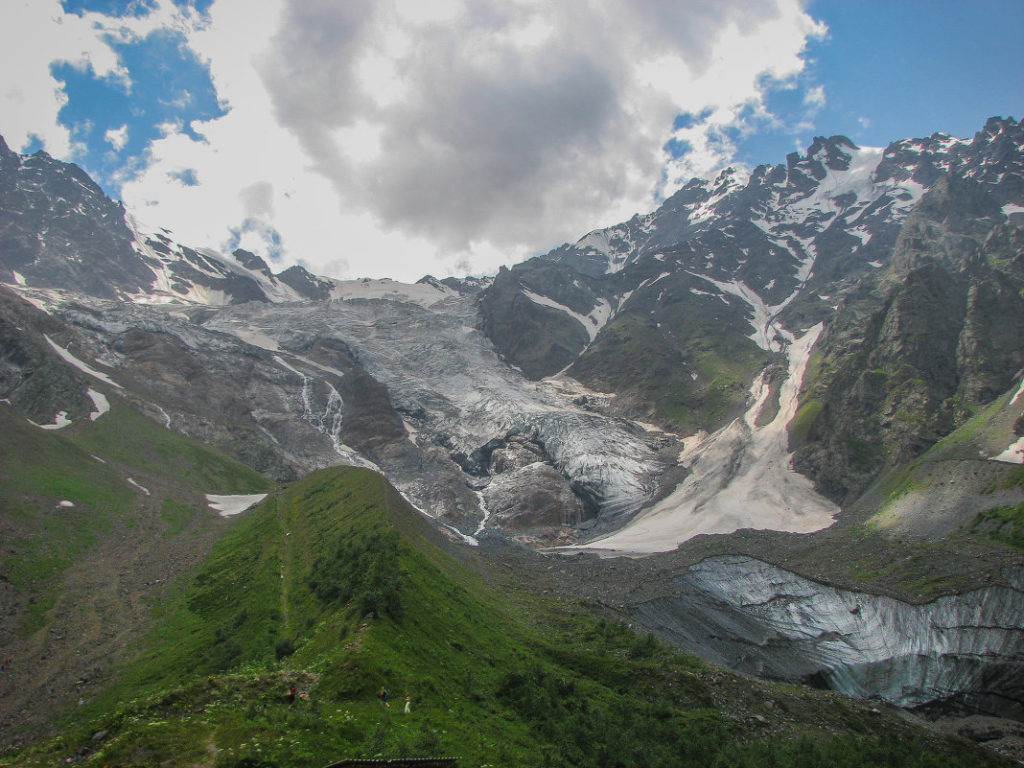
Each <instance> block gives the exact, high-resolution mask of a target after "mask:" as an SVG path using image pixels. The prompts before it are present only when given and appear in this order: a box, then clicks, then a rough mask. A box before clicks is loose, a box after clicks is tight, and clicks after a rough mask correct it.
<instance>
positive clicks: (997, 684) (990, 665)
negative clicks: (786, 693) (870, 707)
mask: <svg viewBox="0 0 1024 768" xmlns="http://www.w3.org/2000/svg"><path fill="white" fill-rule="evenodd" d="M1007 577H1008V578H1009V579H1010V580H1011V583H1012V584H1013V586H1012V587H990V588H987V589H984V590H978V591H974V592H968V593H965V594H961V595H953V596H949V597H943V598H939V599H938V600H935V601H934V602H931V603H927V604H925V605H911V604H909V603H903V602H900V601H898V600H894V599H892V598H888V597H880V596H877V595H868V594H863V593H856V592H848V591H843V590H839V589H835V588H833V587H828V586H824V585H821V584H817V583H815V582H812V581H809V580H807V579H803V578H800V577H799V576H796V575H794V574H792V573H789V572H787V571H784V570H782V569H780V568H776V567H774V566H771V565H768V564H766V563H763V562H761V561H759V560H754V559H752V558H748V557H732V556H728V557H713V558H708V559H707V560H704V561H703V562H701V563H699V564H697V565H695V566H693V567H691V568H690V569H689V571H688V572H687V573H686V574H685V575H684V576H683V577H682V578H680V579H679V580H678V581H677V583H676V585H675V587H676V592H675V594H674V595H673V596H671V597H663V598H657V599H654V600H651V601H649V602H647V603H646V604H644V605H642V606H639V607H637V609H636V611H635V615H636V616H637V617H638V618H642V619H643V621H644V623H645V624H647V625H648V626H657V627H659V628H660V630H661V631H662V632H664V633H665V634H667V635H668V636H670V637H673V638H674V639H676V640H677V641H678V642H680V643H681V644H682V645H684V646H685V647H689V648H692V649H694V650H696V651H698V652H700V653H702V654H706V655H708V656H710V657H711V658H713V659H716V660H718V661H721V662H722V663H726V664H728V665H730V666H733V667H736V668H739V669H743V670H746V671H750V672H754V673H757V674H763V675H768V676H771V677H779V678H783V679H790V680H803V681H809V682H813V683H817V684H820V685H826V686H828V687H829V688H833V689H835V690H838V691H842V692H844V693H848V694H851V695H854V696H863V697H877V698H880V699H882V700H884V701H887V702H890V703H892V704H895V705H897V706H901V707H918V706H922V705H925V704H934V703H936V702H943V703H945V704H946V705H947V706H948V707H950V708H956V707H962V708H964V709H968V710H971V711H975V712H983V713H987V714H992V715H997V716H1000V717H1015V718H1024V620H1022V617H1024V572H1021V571H1019V570H1018V571H1015V572H1013V573H1008V574H1007Z"/></svg>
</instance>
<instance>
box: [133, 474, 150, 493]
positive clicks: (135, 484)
mask: <svg viewBox="0 0 1024 768" xmlns="http://www.w3.org/2000/svg"><path fill="white" fill-rule="evenodd" d="M128 482H129V483H131V484H132V485H134V486H135V487H136V488H138V489H139V490H140V491H142V492H143V493H144V494H146V495H147V496H149V489H148V488H146V487H144V486H141V485H139V484H138V483H136V482H135V481H134V480H132V479H131V478H130V477H129V478H128Z"/></svg>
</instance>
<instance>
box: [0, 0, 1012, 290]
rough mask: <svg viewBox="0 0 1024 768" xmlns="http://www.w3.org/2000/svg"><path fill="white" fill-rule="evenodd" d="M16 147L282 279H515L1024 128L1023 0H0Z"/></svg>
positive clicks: (181, 237) (145, 221) (1, 46)
mask: <svg viewBox="0 0 1024 768" xmlns="http://www.w3.org/2000/svg"><path fill="white" fill-rule="evenodd" d="M0 10H2V11H3V15H2V18H3V19H4V24H3V25H2V28H0V135H2V136H3V138H4V139H5V141H6V142H7V144H8V146H9V147H10V148H12V149H14V150H15V151H19V152H24V153H28V152H34V151H37V150H39V149H43V150H45V151H46V152H48V153H49V154H51V155H52V156H54V157H56V158H59V159H62V160H66V161H69V162H75V163H77V164H79V165H80V166H82V167H83V168H85V169H86V170H87V171H88V172H89V173H90V174H91V175H92V177H93V178H94V179H95V180H96V181H97V182H98V183H99V184H100V185H101V186H102V187H103V189H104V190H105V191H106V192H107V194H109V195H110V196H111V197H114V198H116V199H120V200H122V201H123V202H124V203H125V206H126V208H127V210H128V211H129V212H130V213H131V214H132V216H133V217H135V219H136V220H137V221H138V222H139V224H140V226H141V227H142V228H143V229H144V230H148V231H155V230H156V229H157V228H165V229H167V230H170V231H171V233H172V235H173V237H174V238H175V239H176V240H178V241H179V242H181V243H183V244H185V245H189V246H192V247H209V248H215V249H218V250H221V251H231V250H233V249H234V248H237V247H242V248H246V249H248V250H251V251H253V252H255V253H257V254H258V255H260V256H262V257H263V258H264V259H266V260H267V261H268V263H269V264H270V265H271V267H272V268H273V269H274V270H275V271H279V270H281V269H285V268H287V267H288V266H291V265H293V264H302V265H303V266H305V267H306V268H307V269H309V270H310V271H312V272H314V273H315V274H320V275H326V276H331V277H336V278H342V279H346V278H357V277H390V278H393V279H397V280H405V281H413V280H416V279H418V278H420V277H422V276H423V275H425V274H433V275H434V276H436V277H447V276H450V275H455V276H464V275H468V274H473V275H485V274H493V273H494V272H496V271H497V269H498V267H499V266H501V265H511V264H514V263H516V262H519V261H522V260H524V259H527V258H530V257H531V256H534V255H537V254H540V253H544V252H546V251H548V250H550V249H551V248H554V247H556V246H558V245H559V244H561V243H563V242H572V241H575V240H576V239H578V238H579V237H581V236H583V235H584V234H586V233H587V232H588V231H590V230H592V229H595V228H599V227H604V226H610V225H613V224H616V223H618V222H620V221H624V220H626V219H628V218H630V217H631V216H632V215H633V214H635V213H641V214H643V213H647V212H649V211H652V210H654V209H655V208H656V207H657V206H658V204H659V203H660V201H661V200H663V199H664V198H665V197H667V196H668V195H670V194H671V193H672V192H673V191H674V190H675V189H677V188H678V187H679V186H681V185H682V184H684V183H686V182H687V181H689V179H690V178H692V177H694V176H702V177H713V176H714V175H715V174H716V173H717V172H718V171H719V170H721V169H722V168H724V167H726V166H729V165H733V166H736V167H743V168H746V169H752V168H753V167H755V166H756V165H758V164H761V163H782V162H785V156H786V154H788V153H789V152H793V151H799V150H803V149H805V148H806V147H807V146H808V145H809V144H810V142H811V140H812V138H813V137H814V136H816V135H824V136H829V135H834V134H843V135H846V136H848V137H849V138H851V139H852V140H853V141H855V142H857V143H858V144H860V145H866V146H884V145H885V144H887V143H889V142H890V141H892V140H896V139H900V138H906V137H919V136H927V135H930V134H932V133H934V132H937V131H941V132H946V133H950V134H953V135H955V136H961V137H970V136H972V135H973V134H974V133H975V132H976V131H978V130H979V129H980V128H981V127H982V125H983V124H984V122H985V120H986V119H987V118H988V117H990V116H992V115H1001V116H1004V117H1009V116H1013V117H1015V118H1022V117H1024V66H1021V62H1020V56H1019V41H1018V39H1017V38H1018V37H1019V33H1020V30H1021V29H1024V1H1022V0H972V2H963V1H962V0H885V1H882V0H806V1H801V0H674V1H673V0H574V2H571V3H570V2H564V1H562V0H559V1H556V2H551V0H0Z"/></svg>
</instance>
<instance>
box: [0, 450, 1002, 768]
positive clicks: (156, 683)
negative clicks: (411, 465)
mask: <svg viewBox="0 0 1024 768" xmlns="http://www.w3.org/2000/svg"><path fill="white" fill-rule="evenodd" d="M438 536H439V534H437V533H436V531H435V529H434V528H433V527H432V526H431V525H430V524H429V523H428V521H427V520H426V519H425V518H423V516H422V515H420V514H419V513H418V512H416V511H415V510H413V509H412V508H411V507H409V506H408V505H407V504H406V503H405V502H404V501H403V500H402V499H401V498H400V497H399V496H398V494H397V493H396V492H395V491H394V490H393V489H392V488H391V487H390V486H389V485H388V484H387V483H386V482H385V481H384V480H383V479H382V478H381V477H380V476H379V475H376V474H374V473H372V472H369V471H366V470H359V469H352V468H335V469H331V470H324V471H321V472H318V473H314V474H312V475H310V476H308V477H306V478H305V479H303V480H301V481H299V482H298V483H296V484H294V485H293V486H291V487H289V488H287V489H284V490H282V491H280V492H279V493H277V494H274V495H272V496H270V497H269V498H268V499H267V500H266V501H265V502H264V503H263V504H261V505H260V506H259V507H258V508H256V509H255V510H253V511H251V512H249V513H247V514H246V515H245V516H244V517H242V518H239V519H237V520H236V521H235V522H234V524H233V525H232V526H231V528H230V529H229V530H228V531H226V533H225V534H224V535H223V537H222V538H221V540H220V541H219V542H218V543H217V545H216V546H215V547H214V548H213V550H212V551H211V553H210V555H209V556H208V557H207V558H206V560H205V561H204V562H203V564H202V565H201V567H199V568H198V569H197V570H195V571H194V572H193V574H192V575H191V576H190V577H189V578H187V579H184V580H181V581H180V582H179V588H178V589H177V591H176V592H175V593H174V594H173V595H171V596H170V597H169V598H168V599H167V600H165V601H164V602H162V603H161V604H160V605H159V606H158V608H157V613H158V616H157V618H156V621H155V624H154V626H153V629H152V631H151V632H150V633H149V635H148V636H147V637H146V639H145V641H144V642H142V643H141V644H140V645H139V647H138V653H137V655H136V656H135V657H134V658H132V659H131V660H130V662H129V663H127V664H126V666H125V668H124V670H123V674H121V675H120V677H119V678H118V679H117V680H115V681H114V682H113V683H111V684H110V685H109V686H108V687H107V689H106V690H105V691H104V692H103V694H102V695H100V696H98V697H96V698H95V699H93V700H92V701H90V702H87V703H85V704H84V705H83V706H82V707H81V708H79V709H78V710H76V711H75V712H74V714H73V716H72V717H69V718H68V719H66V720H65V721H64V722H63V723H62V724H61V733H62V734H63V735H61V736H59V737H57V738H54V739H50V740H48V741H45V742H38V743H36V744H33V745H30V746H28V747H25V748H22V749H21V750H20V751H13V752H8V753H7V754H4V755H2V756H0V765H6V766H44V765H45V766H50V765H54V764H58V763H64V762H65V761H66V760H71V761H72V762H74V763H76V764H78V765H82V766H97V767H98V766H105V765H108V766H115V765H118V766H160V765H196V766H211V767H218V768H227V767H229V766H230V767H232V768H241V767H242V766H248V767H249V768H253V767H254V766H264V767H270V766H281V767H282V768H283V767H284V766H299V767H301V766H323V765H327V764H329V763H331V762H333V761H335V760H339V759H342V758H347V757H396V756H415V757H421V756H438V755H451V756H457V757H459V758H460V762H459V765H460V766H474V767H475V766H484V765H491V766H548V765H552V766H554V765H576V766H591V765H593V766H688V765H693V766H714V765H722V766H725V765H729V766H736V765H750V766H754V765H757V766H761V765H777V766H789V765H804V766H818V765H835V766H862V765H879V766H881V765H893V766H932V765H934V766H939V765H941V766H956V765H962V766H967V765H971V766H976V765H986V764H992V765H997V764H999V763H998V762H997V761H996V760H995V759H994V758H990V757H987V756H985V755H984V754H983V753H981V752H979V751H978V750H977V748H975V747H973V746H971V745H967V744H966V743H962V742H957V743H953V742H945V741H940V740H938V738H937V737H934V736H932V735H930V734H927V733H925V732H918V731H917V730H914V729H912V728H911V727H910V726H909V725H907V724H905V723H904V722H902V721H901V720H899V719H896V718H892V717H890V716H888V715H886V714H884V713H879V712H878V711H877V710H872V709H871V707H870V705H868V704H865V703H861V702H856V701H852V700H849V699H846V698H844V697H841V696H838V695H834V694H830V693H823V692H816V691H811V690H807V689H803V688H800V687H796V686H780V685H775V684H770V683H766V682H762V681H758V680H753V679H749V678H743V677H740V676H738V675H734V674H731V673H727V672H725V671H723V670H720V669H713V668H710V667H707V666H705V665H703V664H702V663H700V662H698V661H697V660H695V659H693V658H692V657H688V656H685V655H683V654H680V653H677V652H675V651H673V650H670V649H668V648H665V647H664V646H662V645H661V644H660V643H658V642H657V641H655V639H654V638H653V637H650V636H639V635H636V634H634V633H633V632H631V631H630V630H629V629H628V628H627V627H625V626H624V625H622V624H619V623H616V622H609V621H604V620H595V619H594V618H592V617H590V616H589V615H587V614H586V613H584V612H583V611H582V610H581V609H580V608H578V607H574V606H571V605H567V604H563V603H559V602H557V601H556V600H555V599H553V598H550V597H547V596H538V595H535V594H532V593H530V592H527V591H523V590H522V589H517V588H516V585H515V584H514V582H513V580H512V577H510V576H496V575H494V572H493V571H489V570H487V569H484V568H483V567H482V566H480V565H479V564H477V566H476V567H472V568H471V567H469V565H468V564H467V562H464V561H465V560H466V558H467V557H469V558H471V557H472V553H470V554H468V555H467V554H462V553H465V549H458V550H453V549H452V548H451V547H449V546H447V545H446V544H445V541H444V540H442V539H439V538H438ZM452 552H458V553H460V556H459V557H458V558H457V557H455V556H453V554H452ZM293 684H294V685H295V686H296V692H297V695H296V697H295V700H294V701H293V702H291V703H289V701H288V700H287V699H286V693H287V692H288V690H289V687H290V686H291V685H293ZM382 688H384V689H386V690H387V691H388V692H389V694H390V698H389V702H388V706H385V705H384V704H383V703H382V702H381V700H380V697H379V694H380V691H381V689H382ZM406 696H408V697H409V701H410V711H409V712H405V711H404V702H405V700H406Z"/></svg>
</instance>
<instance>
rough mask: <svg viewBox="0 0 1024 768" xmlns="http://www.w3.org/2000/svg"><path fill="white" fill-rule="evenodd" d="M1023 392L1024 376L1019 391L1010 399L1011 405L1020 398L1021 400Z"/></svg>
mask: <svg viewBox="0 0 1024 768" xmlns="http://www.w3.org/2000/svg"><path fill="white" fill-rule="evenodd" d="M1022 394H1024V377H1022V378H1021V380H1020V386H1019V387H1017V391H1016V392H1015V393H1014V395H1013V399H1012V400H1011V401H1010V405H1014V404H1015V403H1016V402H1017V401H1018V400H1020V396H1021V395H1022Z"/></svg>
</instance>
